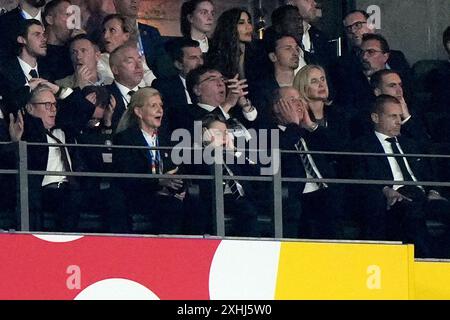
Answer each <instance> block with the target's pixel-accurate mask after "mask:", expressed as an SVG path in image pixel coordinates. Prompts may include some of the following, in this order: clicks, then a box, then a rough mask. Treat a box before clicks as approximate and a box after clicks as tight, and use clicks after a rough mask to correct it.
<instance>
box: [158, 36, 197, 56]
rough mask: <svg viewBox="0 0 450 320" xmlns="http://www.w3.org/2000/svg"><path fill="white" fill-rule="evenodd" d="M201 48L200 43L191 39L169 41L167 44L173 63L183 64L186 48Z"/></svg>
mask: <svg viewBox="0 0 450 320" xmlns="http://www.w3.org/2000/svg"><path fill="white" fill-rule="evenodd" d="M199 46H200V44H199V43H198V41H195V40H192V39H191V38H177V39H174V40H171V41H168V42H167V43H166V46H165V49H166V51H167V53H168V54H169V57H170V58H171V59H172V61H173V62H175V61H178V62H182V61H183V56H184V52H183V49H184V48H191V47H194V48H198V47H199Z"/></svg>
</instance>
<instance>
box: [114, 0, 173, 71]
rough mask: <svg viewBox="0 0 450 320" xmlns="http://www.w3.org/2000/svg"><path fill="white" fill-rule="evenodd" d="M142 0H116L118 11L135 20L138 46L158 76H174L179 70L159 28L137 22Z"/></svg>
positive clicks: (115, 4)
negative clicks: (170, 55) (166, 48)
mask: <svg viewBox="0 0 450 320" xmlns="http://www.w3.org/2000/svg"><path fill="white" fill-rule="evenodd" d="M140 4H141V0H114V6H115V7H116V11H117V13H119V14H121V15H124V16H126V17H128V18H129V19H131V20H132V21H134V22H135V24H136V26H137V30H138V48H139V53H140V54H141V56H143V57H144V58H145V60H146V62H147V64H148V66H149V67H150V69H151V70H153V71H154V73H155V75H156V77H157V78H160V77H162V76H166V77H168V76H173V75H176V74H177V72H176V70H175V68H174V67H173V65H172V62H171V60H170V58H169V56H168V55H167V53H166V51H165V49H164V41H163V39H162V37H161V34H160V33H159V30H158V29H157V28H155V27H153V26H150V25H147V24H143V23H140V22H137V18H138V14H139V8H140Z"/></svg>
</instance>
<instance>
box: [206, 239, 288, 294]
mask: <svg viewBox="0 0 450 320" xmlns="http://www.w3.org/2000/svg"><path fill="white" fill-rule="evenodd" d="M280 246H281V243H280V242H275V241H236V240H223V241H222V242H221V243H220V245H219V247H218V248H217V250H216V253H215V255H214V258H213V261H212V264H211V270H210V274H209V294H210V298H211V300H229V299H232V300H241V299H249V300H253V299H258V300H273V299H274V298H275V288H276V283H277V274H278V261H279V256H280Z"/></svg>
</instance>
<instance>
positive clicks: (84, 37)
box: [68, 33, 100, 50]
mask: <svg viewBox="0 0 450 320" xmlns="http://www.w3.org/2000/svg"><path fill="white" fill-rule="evenodd" d="M79 40H87V41H89V42H90V43H91V44H92V45H93V46H94V48H95V49H96V50H100V48H99V46H98V44H97V43H95V41H94V40H93V39H92V37H91V36H89V35H87V34H85V33H80V34H77V35H76V36H75V37H73V38H71V39H70V41H69V45H68V47H69V48H71V47H72V45H73V44H74V43H75V42H77V41H79Z"/></svg>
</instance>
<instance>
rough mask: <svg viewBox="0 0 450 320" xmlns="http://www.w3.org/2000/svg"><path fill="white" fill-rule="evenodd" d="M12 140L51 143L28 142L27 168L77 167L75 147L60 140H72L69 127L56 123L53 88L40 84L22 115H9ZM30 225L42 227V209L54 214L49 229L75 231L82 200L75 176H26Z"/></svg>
mask: <svg viewBox="0 0 450 320" xmlns="http://www.w3.org/2000/svg"><path fill="white" fill-rule="evenodd" d="M11 122H12V128H11V129H10V134H11V140H12V141H19V140H24V141H27V142H38V143H49V144H51V145H53V146H30V147H29V148H28V159H29V162H28V168H29V169H30V170H46V171H56V172H72V171H77V169H80V165H81V163H80V159H79V158H77V156H76V154H75V152H77V151H76V149H72V148H70V147H64V146H62V144H65V143H75V139H74V138H73V137H71V136H70V134H69V131H67V130H64V129H63V128H61V127H59V126H58V125H57V102H56V98H55V95H54V94H53V91H52V88H51V87H49V86H47V85H46V84H39V85H38V86H37V87H36V88H35V89H34V90H33V91H32V92H31V96H30V99H29V100H28V103H27V105H26V112H25V115H24V116H23V117H22V114H21V113H19V114H18V116H17V119H16V120H14V119H13V117H12V116H11ZM28 189H29V197H30V200H29V201H30V212H31V213H32V214H31V218H32V221H31V228H32V230H35V231H44V228H46V227H45V225H44V224H43V222H44V221H43V212H49V213H52V214H54V215H55V221H56V224H55V226H47V228H46V229H47V230H48V231H60V232H61V231H72V232H73V231H77V224H78V208H79V207H78V206H79V203H80V201H81V198H80V191H79V187H78V182H77V180H76V178H74V177H70V176H67V175H64V173H61V175H60V176H55V175H44V176H41V175H38V176H30V177H29V184H28Z"/></svg>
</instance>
